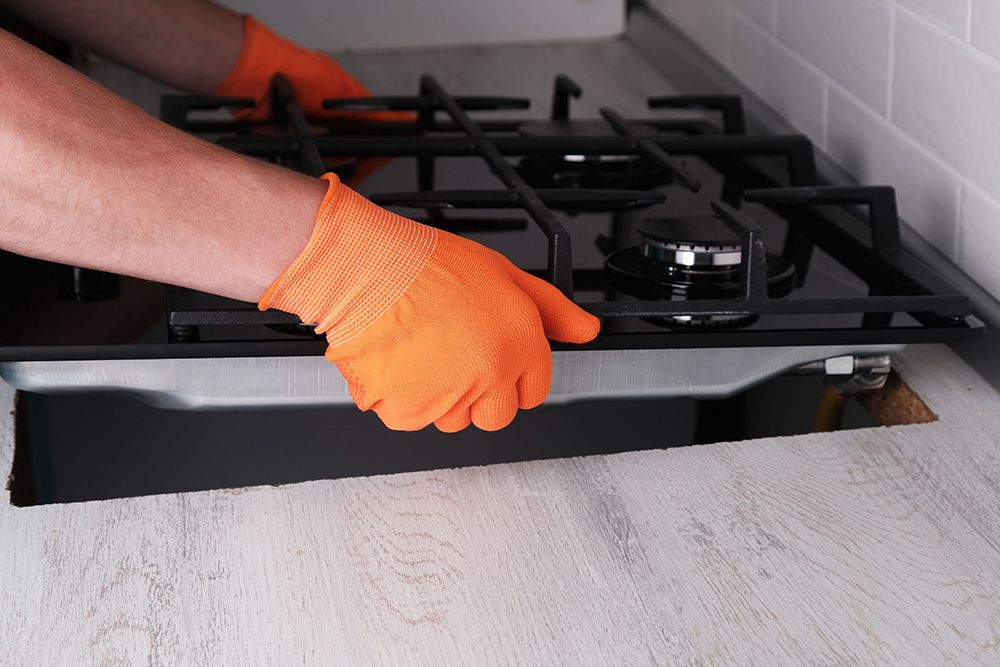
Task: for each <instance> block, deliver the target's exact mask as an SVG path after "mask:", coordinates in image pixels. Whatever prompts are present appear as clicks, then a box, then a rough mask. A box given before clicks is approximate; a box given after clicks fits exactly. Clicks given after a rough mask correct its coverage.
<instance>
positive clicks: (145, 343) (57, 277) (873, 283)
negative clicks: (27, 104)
mask: <svg viewBox="0 0 1000 667" xmlns="http://www.w3.org/2000/svg"><path fill="white" fill-rule="evenodd" d="M580 92H581V91H580V90H579V88H578V87H576V86H575V84H574V83H573V82H572V80H570V79H569V78H567V77H559V78H557V80H556V83H555V86H554V91H553V105H552V109H551V113H550V114H549V117H547V118H539V117H538V116H537V115H532V114H531V110H530V109H528V108H527V101H526V100H523V99H520V98H517V97H482V96H475V97H470V96H462V95H459V94H452V93H451V92H450V91H447V90H445V89H444V88H443V87H442V86H441V85H440V84H439V83H438V82H437V81H435V80H434V79H433V78H431V77H424V78H423V79H422V80H421V83H420V90H419V94H418V95H414V96H401V97H378V98H370V99H366V100H331V101H330V102H329V105H330V106H333V107H342V108H355V109H358V108H368V109H398V110H404V111H405V110H409V111H413V112H414V116H413V120H412V121H402V122H396V123H357V122H355V123H346V122H339V123H338V122H327V123H326V124H323V125H315V124H312V123H310V122H307V121H306V120H305V119H304V118H303V117H302V115H301V112H300V111H299V110H298V108H297V107H296V106H295V104H294V102H293V101H292V99H291V93H290V89H289V88H288V86H287V84H286V82H284V81H283V80H282V79H280V77H279V78H278V79H276V80H275V82H274V92H273V95H274V98H275V104H274V105H273V106H274V108H275V115H274V118H273V119H272V120H271V121H269V122H268V123H265V124H256V125H250V124H247V123H244V122H241V121H237V120H231V119H230V118H229V115H228V112H227V109H230V108H232V107H238V106H241V105H245V104H246V103H247V102H246V101H245V100H234V99H228V100H227V99H219V98H204V97H197V96H168V97H165V98H164V101H163V107H162V111H163V114H162V115H163V117H164V120H166V121H168V122H170V123H172V124H174V125H176V126H178V127H182V128H184V129H186V130H188V131H191V132H194V133H197V134H199V135H201V136H204V137H205V138H206V139H207V140H210V141H215V142H217V143H219V144H220V145H223V146H225V147H227V148H230V149H232V150H236V151H240V152H243V153H246V154H249V155H253V156H256V157H258V158H260V159H264V160H269V161H272V162H275V163H278V164H282V165H284V166H287V167H288V168H291V169H298V170H300V171H303V172H305V173H307V174H311V175H316V176H318V175H320V174H322V173H323V172H325V171H336V172H337V173H338V174H339V175H340V176H341V178H342V180H344V181H345V182H347V183H349V184H350V185H352V187H355V188H356V189H358V190H359V191H360V192H362V193H364V194H365V195H367V196H369V197H371V198H372V199H373V200H374V201H376V202H377V203H380V204H381V205H383V206H387V207H389V208H392V209H393V210H395V211H397V212H399V213H401V214H403V215H407V216H409V217H412V218H415V219H418V220H420V221H422V222H425V223H427V224H431V225H434V226H437V227H440V228H442V229H445V230H447V231H450V232H453V233H457V234H462V235H465V236H468V237H470V238H473V239H475V240H477V241H479V242H481V243H483V244H485V245H488V246H490V247H492V248H495V249H497V250H499V251H501V252H503V253H504V254H506V255H507V256H508V257H510V259H511V260H513V261H514V263H515V264H517V265H518V266H520V267H521V268H523V269H525V270H528V271H532V272H534V273H536V274H537V275H539V276H542V277H544V278H546V279H547V280H550V281H551V282H552V283H553V284H555V285H556V286H557V287H559V288H560V289H561V290H563V291H564V292H565V293H566V294H567V295H570V296H571V297H572V298H573V299H574V300H575V301H576V302H577V303H579V304H581V305H582V306H583V307H584V308H586V309H587V310H589V311H591V312H593V313H594V314H595V315H598V316H600V317H601V318H602V333H601V335H600V336H599V337H598V338H597V340H595V341H594V342H592V343H590V344H588V345H585V346H579V347H573V349H644V348H669V347H675V348H676V347H733V346H776V345H782V346H785V345H795V346H808V345H826V344H836V345H852V344H854V345H869V344H871V345H876V344H898V343H920V342H940V341H954V340H967V339H972V338H976V337H978V336H979V335H980V334H981V332H982V325H981V324H980V323H979V322H978V321H977V320H976V319H975V318H974V317H972V316H971V310H970V305H969V300H968V299H967V298H966V297H965V296H964V295H963V294H961V293H959V292H957V291H956V290H955V289H954V288H953V287H951V286H950V285H949V284H948V283H946V282H945V281H944V280H943V279H942V278H941V277H939V276H938V275H937V274H936V273H935V272H934V271H932V270H931V269H930V268H928V267H926V266H925V265H923V264H922V263H921V262H919V261H918V260H916V259H915V258H914V257H912V256H911V255H909V254H908V253H907V252H906V251H905V250H904V249H902V248H901V247H900V244H899V221H898V218H897V214H896V205H895V196H894V193H893V191H892V189H891V188H890V187H884V186H879V187H855V188H842V187H826V186H822V185H820V184H819V183H818V180H817V176H816V170H815V163H814V157H813V147H812V144H811V143H810V141H809V140H808V139H807V138H806V137H803V136H799V135H783V136H777V135H768V136H753V135H747V134H746V133H745V131H744V127H745V123H744V122H743V118H742V111H741V105H740V101H739V99H738V98H735V97H683V96H682V97H669V98H651V99H650V107H651V110H650V114H649V117H648V118H642V119H631V120H628V119H624V118H622V117H621V116H620V115H618V114H617V113H616V112H614V110H613V109H610V108H608V109H604V110H603V111H602V117H601V118H591V119H577V118H574V117H573V116H572V113H571V109H570V107H571V99H572V97H574V96H575V95H578V94H579V93H580ZM498 109H501V110H507V111H508V112H507V113H506V114H504V117H503V118H504V119H503V120H495V118H496V115H495V114H494V115H493V116H491V115H490V114H489V113H486V112H488V111H491V110H498ZM511 109H517V110H521V111H519V113H524V114H525V115H524V118H511V117H510V111H509V110H511ZM679 110H682V111H679ZM692 110H695V111H697V112H699V113H692ZM0 284H3V285H4V286H5V287H6V288H8V289H6V290H5V293H6V294H7V295H8V298H7V299H6V300H5V302H4V303H3V304H2V305H0V360H34V359H38V360H42V359H101V358H146V357H171V358H172V357H221V356H260V355H301V354H321V353H322V351H323V349H324V347H325V342H324V340H323V339H321V338H319V337H317V336H315V335H314V334H313V333H312V332H311V330H310V328H309V327H308V326H305V325H303V324H302V323H300V322H298V320H297V319H296V318H295V317H293V316H291V315H288V314H285V313H280V312H275V311H269V312H267V313H260V312H258V311H257V310H256V308H255V307H254V306H253V304H246V303H241V302H236V301H232V300H229V299H224V298H220V297H217V296H213V295H208V294H203V293H198V292H194V291H192V290H188V289H181V288H176V287H172V286H166V285H162V284H157V283H150V282H146V281H141V280H137V279H134V278H130V277H125V276H112V275H108V274H104V273H100V272H95V271H90V270H87V269H79V268H74V267H68V266H61V265H56V264H52V263H48V262H42V261H38V260H32V259H27V258H23V257H18V256H16V255H12V254H9V253H0ZM553 347H554V348H559V347H560V346H559V345H557V344H554V345H553Z"/></svg>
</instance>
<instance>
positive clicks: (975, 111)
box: [892, 12, 1000, 188]
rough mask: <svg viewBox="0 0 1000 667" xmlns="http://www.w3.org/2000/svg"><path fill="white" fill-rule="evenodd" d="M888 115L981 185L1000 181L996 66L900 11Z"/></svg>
mask: <svg viewBox="0 0 1000 667" xmlns="http://www.w3.org/2000/svg"><path fill="white" fill-rule="evenodd" d="M897 20H898V23H897V25H896V67H895V79H894V81H893V86H892V94H893V103H892V120H893V122H894V123H895V124H896V125H897V126H899V128H900V129H902V130H903V131H904V132H906V133H907V134H909V135H910V136H911V137H913V138H915V139H916V140H917V141H919V142H921V143H922V144H923V145H925V146H927V147H928V148H930V149H931V150H933V151H934V152H935V153H936V154H937V155H940V156H941V157H942V158H943V159H944V160H945V162H947V163H949V164H951V165H952V166H954V167H955V168H956V169H957V170H958V171H959V173H961V174H962V175H963V176H965V177H966V178H968V179H969V180H971V181H972V182H973V183H976V184H977V185H979V186H981V187H987V188H988V187H991V186H992V187H997V185H998V184H1000V122H998V120H997V113H998V109H1000V66H998V65H997V63H996V62H993V61H991V60H990V59H988V58H986V57H985V56H983V55H982V54H980V53H978V52H977V51H976V50H975V49H973V48H971V47H970V46H969V45H968V44H965V43H963V42H959V41H958V40H955V39H953V38H951V37H949V36H948V35H946V34H944V33H942V32H941V31H939V30H937V29H935V28H934V27H933V26H931V25H928V24H927V23H925V22H924V21H922V20H920V19H918V18H915V17H912V16H910V15H908V14H906V13H904V12H900V13H899V16H898V18H897Z"/></svg>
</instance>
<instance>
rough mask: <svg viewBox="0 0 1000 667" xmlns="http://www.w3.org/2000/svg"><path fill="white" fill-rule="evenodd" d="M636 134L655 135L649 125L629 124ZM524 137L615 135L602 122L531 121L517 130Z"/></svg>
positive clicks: (654, 130) (593, 120)
mask: <svg viewBox="0 0 1000 667" xmlns="http://www.w3.org/2000/svg"><path fill="white" fill-rule="evenodd" d="M629 127H630V128H631V129H632V131H633V132H635V133H637V134H647V135H650V134H656V129H655V128H653V126H651V125H643V124H642V123H630V124H629ZM518 129H519V130H520V132H521V134H523V135H524V136H526V137H607V136H614V135H616V134H617V133H616V132H615V131H614V130H613V129H611V126H610V125H608V124H607V123H605V122H604V121H603V120H596V119H591V120H569V119H566V120H533V121H530V122H528V123H523V124H521V126H520V127H519V128H518Z"/></svg>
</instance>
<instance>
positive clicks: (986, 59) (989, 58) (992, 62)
mask: <svg viewBox="0 0 1000 667" xmlns="http://www.w3.org/2000/svg"><path fill="white" fill-rule="evenodd" d="M898 11H899V12H900V13H901V14H902V15H903V16H905V17H907V19H909V20H911V21H916V22H917V23H920V24H921V25H923V26H924V27H925V28H927V29H928V30H933V31H934V32H935V33H937V34H938V35H940V36H942V37H944V38H945V39H947V40H948V41H950V42H953V43H955V44H957V45H958V46H959V48H962V49H965V50H966V51H968V52H969V54H970V55H971V57H973V58H976V59H978V60H980V61H981V62H983V63H985V64H988V65H989V66H990V67H993V68H995V67H997V66H998V65H1000V58H998V57H996V56H993V55H990V54H989V53H987V52H986V51H983V50H982V49H980V48H979V47H977V46H975V45H974V44H971V43H969V42H967V41H965V40H964V39H962V38H961V37H956V36H955V34H954V33H951V32H948V31H947V30H945V29H944V28H942V27H941V26H939V25H938V24H937V23H934V22H933V21H931V20H930V19H928V18H926V17H924V16H923V15H921V14H918V13H916V12H915V11H913V10H912V9H907V8H906V7H898ZM970 25H971V24H970ZM970 29H971V28H970Z"/></svg>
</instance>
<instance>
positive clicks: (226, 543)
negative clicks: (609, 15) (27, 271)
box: [0, 42, 1000, 666]
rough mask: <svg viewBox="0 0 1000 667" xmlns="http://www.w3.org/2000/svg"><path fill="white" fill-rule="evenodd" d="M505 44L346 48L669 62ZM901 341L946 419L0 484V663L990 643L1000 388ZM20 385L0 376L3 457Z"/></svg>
mask: <svg viewBox="0 0 1000 667" xmlns="http://www.w3.org/2000/svg"><path fill="white" fill-rule="evenodd" d="M514 51H515V50H510V51H505V52H503V53H498V52H497V51H494V50H472V51H470V52H467V57H464V58H456V57H455V55H454V54H451V55H448V54H447V53H445V54H440V53H439V54H430V55H425V56H420V55H412V54H411V55H396V56H385V57H382V58H376V57H371V56H364V57H362V56H355V57H352V58H351V59H350V60H349V65H350V67H352V68H354V69H355V70H363V71H365V72H367V73H368V75H369V76H368V77H367V78H369V79H370V78H371V77H370V75H371V73H372V72H374V71H376V70H379V71H382V72H387V73H386V74H385V76H386V78H387V79H389V80H388V83H387V85H386V86H384V88H385V89H387V90H392V86H393V85H394V84H395V82H396V79H404V78H405V79H406V80H408V81H411V82H412V81H413V80H414V79H413V75H414V74H415V73H416V72H419V71H423V70H426V69H428V68H429V67H430V65H429V64H428V63H430V64H433V63H437V65H435V67H436V68H437V71H438V73H439V74H440V75H442V76H443V77H444V79H445V83H446V85H447V84H449V83H450V82H451V78H452V77H459V76H460V75H461V76H464V77H465V79H463V80H466V81H473V79H472V78H471V76H470V75H469V74H467V73H468V72H476V71H483V72H490V71H499V70H498V68H502V67H506V68H507V69H506V70H505V71H507V72H510V71H511V69H510V68H511V67H513V64H512V63H516V62H521V63H522V64H523V63H524V62H525V59H531V62H533V63H536V65H535V67H534V70H530V71H529V69H522V70H521V71H523V72H524V75H525V77H526V78H528V79H530V81H529V83H528V85H529V86H535V87H537V89H538V90H537V93H533V94H537V95H538V96H544V95H545V91H547V84H545V85H542V84H539V83H537V81H538V76H543V75H544V76H545V77H546V78H547V77H548V75H549V73H550V70H556V69H558V70H562V69H565V70H566V71H571V72H573V73H574V75H578V76H579V78H581V79H586V80H584V81H583V83H584V84H585V86H586V85H587V84H588V83H589V79H591V78H598V79H603V80H605V81H606V80H609V79H610V80H612V81H613V84H612V88H613V91H612V92H615V93H616V94H618V93H620V95H621V97H622V99H623V102H622V104H620V105H618V106H620V107H621V109H622V111H623V112H625V113H633V112H634V111H633V110H634V108H635V106H636V104H637V102H636V100H637V99H638V98H637V95H638V94H639V93H640V92H642V94H646V92H648V91H649V90H662V89H663V87H664V84H663V82H662V81H654V80H653V79H652V77H654V73H653V71H652V69H651V67H650V66H649V65H648V63H645V64H644V63H643V62H642V61H641V60H636V59H635V58H636V56H635V55H634V54H630V53H629V51H628V48H627V46H625V45H624V44H623V43H620V42H613V43H610V45H597V46H594V47H593V48H591V47H587V49H581V48H578V49H577V50H575V51H574V50H573V49H570V48H569V47H552V48H551V49H550V50H549V51H545V50H544V49H543V50H541V51H539V50H534V51H532V50H530V49H523V50H521V51H520V55H514ZM581 53H587V54H597V55H589V56H588V57H589V58H590V60H587V61H586V62H584V60H583V59H581V58H580V55H579V54H581ZM545 54H548V55H547V56H546V57H538V56H540V55H542V56H544V55H545ZM420 58H423V60H420ZM518 59H520V60H518ZM536 61H537V62H536ZM365 63H367V65H365ZM390 66H392V67H396V69H391V67H390ZM366 67H367V69H365V68H366ZM535 70H537V72H535ZM463 72H464V73H466V74H462V73H463ZM618 73H624V75H623V76H618ZM509 76H510V74H508V77H509ZM394 77H395V78H394ZM475 81H478V79H476V80H475ZM497 83H498V81H497V80H495V79H491V78H489V77H486V80H484V81H483V82H482V87H483V88H486V89H489V88H490V87H492V91H490V92H496V91H497V90H499V91H500V92H505V91H511V92H512V93H513V92H517V91H519V90H521V89H522V88H523V87H522V86H518V85H513V83H511V81H510V79H508V83H511V85H506V86H498V85H496V84H497ZM514 83H516V82H514ZM458 89H459V90H462V91H463V92H470V93H473V92H477V90H478V88H474V87H473V86H472V85H471V84H470V85H469V86H464V87H463V86H459V87H458ZM598 97H599V96H598ZM589 100H590V98H589V97H588V98H585V99H584V100H581V104H591V103H592V102H590V101H589ZM899 368H900V370H901V373H902V376H903V377H904V379H905V380H906V381H907V382H908V383H909V384H910V385H911V386H912V387H913V388H914V389H915V391H916V392H917V393H918V394H919V395H920V396H921V397H922V398H923V400H924V401H926V403H927V405H928V407H929V408H930V409H931V410H932V411H933V412H934V413H935V414H936V415H938V417H939V420H938V421H936V422H933V423H929V424H922V425H913V426H900V427H892V428H878V429H866V430H859V431H851V432H840V433H833V434H823V435H814V436H799V437H785V438H773V439H767V440H756V441H748V442H740V443H726V444H718V445H708V446H699V447H688V448H682V449H673V450H656V449H655V448H656V447H657V445H658V443H656V442H649V443H647V444H648V447H649V448H650V451H645V452H639V453H630V454H620V455H615V456H596V457H588V458H578V459H563V460H550V461H543V462H534V463H522V464H514V465H498V466H489V467H482V468H467V469H461V470H442V471H437V472H428V473H413V474H403V475H393V476H385V477H373V478H366V479H348V480H339V481H320V482H309V483H304V484H296V485H290V486H285V487H280V488H270V487H268V488H254V489H240V490H232V491H209V492H199V493H189V494H176V495H162V496H152V497H145V498H132V499H123V500H112V501H99V502H88V503H79V504H69V505H50V506H40V507H27V508H15V507H12V506H10V505H8V504H7V503H6V501H4V502H0V664H4V665H45V666H51V665H90V664H100V665H126V664H154V665H203V664H212V665H230V664H232V665H246V664H275V665H285V664H289V665H292V664H295V665H297V664H308V665H330V664H350V665H384V664H423V665H439V664H449V665H473V664H474V665H480V664H481V665H514V664H525V665H551V664H574V665H576V664H583V665H632V664H636V665H702V664H704V665H723V664H736V665H776V664H821V665H830V664H851V665H853V664H907V665H909V664H927V665H941V664H984V665H996V664H1000V601H998V597H997V593H998V589H1000V449H998V445H997V442H998V438H1000V397H998V395H997V393H996V392H994V391H993V389H991V388H990V387H989V386H988V385H987V384H986V383H985V382H983V381H982V380H981V379H980V378H979V377H978V376H977V375H976V374H975V373H974V372H972V371H971V370H970V369H969V368H968V367H967V366H965V365H964V364H963V363H962V362H961V361H960V360H959V359H958V358H957V357H956V356H955V355H954V354H953V353H951V352H950V351H949V350H947V349H946V348H943V347H929V348H920V349H911V350H908V351H906V352H905V353H904V354H903V355H902V356H901V359H900V364H899ZM12 400H13V392H12V391H11V390H10V388H9V387H6V386H4V385H2V384H0V419H2V424H0V426H2V428H0V466H2V470H4V471H6V470H9V468H10V460H11V453H12V447H13V442H12V423H11V417H10V406H11V404H12ZM96 417H99V416H95V418H96ZM136 446H137V447H141V446H142V443H136Z"/></svg>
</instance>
